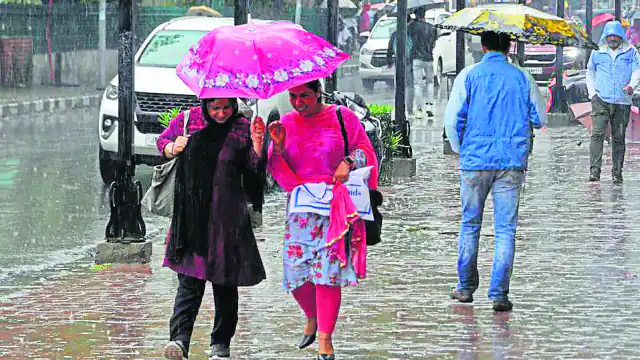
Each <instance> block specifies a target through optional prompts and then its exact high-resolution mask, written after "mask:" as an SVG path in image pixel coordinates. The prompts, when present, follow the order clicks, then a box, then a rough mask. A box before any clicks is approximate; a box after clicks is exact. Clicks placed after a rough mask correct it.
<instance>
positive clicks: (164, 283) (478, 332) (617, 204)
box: [0, 117, 640, 360]
mask: <svg viewBox="0 0 640 360" xmlns="http://www.w3.org/2000/svg"><path fill="white" fill-rule="evenodd" d="M412 129H413V141H412V143H413V144H414V150H415V152H414V154H415V156H416V158H417V160H418V174H417V176H416V178H415V179H413V180H412V181H410V182H405V183H401V184H396V185H393V186H391V187H389V188H385V189H383V191H384V194H385V203H384V207H383V213H384V214H385V216H386V217H385V226H384V240H383V242H382V243H381V244H380V245H377V246H375V247H372V248H371V249H370V253H369V256H368V262H369V264H368V265H369V266H368V272H369V278H368V279H367V280H366V281H364V282H362V284H361V286H358V287H354V288H349V289H347V290H345V291H344V302H343V306H342V310H341V315H340V320H339V323H338V327H337V329H336V334H335V345H336V350H337V354H338V356H339V359H350V360H400V359H403V360H404V359H416V360H424V359H491V358H493V359H527V360H528V359H632V358H638V350H637V344H638V342H640V332H638V331H637V329H638V328H640V305H639V303H638V301H636V299H637V294H638V293H639V292H640V282H639V281H640V280H639V279H638V277H637V275H638V273H640V252H639V251H638V249H639V248H640V240H639V239H640V237H639V236H638V235H639V234H640V223H639V222H638V221H637V220H636V219H638V217H639V216H640V206H639V204H640V201H639V200H638V196H637V188H638V186H639V185H640V160H639V159H640V148H637V147H631V146H630V147H629V149H628V152H627V154H628V158H627V162H626V163H625V174H626V175H625V183H624V185H622V186H615V185H613V184H612V183H611V179H610V178H608V177H606V176H604V177H603V181H602V182H601V183H587V181H586V179H587V175H588V157H589V155H588V149H586V148H584V146H581V147H580V146H577V145H576V144H577V143H578V141H579V140H581V139H584V138H585V136H586V134H587V132H586V130H584V129H583V128H580V127H565V128H555V129H548V130H547V131H546V132H541V133H538V136H537V137H536V145H535V148H534V152H533V156H532V159H531V164H530V165H531V167H530V170H529V172H528V173H527V184H526V187H525V191H524V193H523V196H522V206H521V208H520V221H521V222H520V227H519V229H518V234H517V245H516V246H517V252H516V263H515V268H514V273H513V279H512V284H511V285H512V286H511V293H510V297H511V299H512V300H513V302H514V304H515V308H514V311H513V312H512V313H508V314H495V313H494V312H493V311H491V303H490V301H488V300H487V299H486V294H487V284H488V281H489V273H490V270H491V263H492V251H493V243H494V237H495V235H494V232H493V227H492V225H493V216H492V213H493V211H492V210H493V209H492V207H491V206H489V207H488V208H487V209H486V211H485V224H484V227H483V229H482V239H481V244H480V246H481V250H480V256H479V259H478V264H479V271H480V276H481V278H480V279H481V281H480V284H481V285H480V289H479V290H478V292H477V293H476V296H475V298H476V301H475V302H474V303H473V304H472V305H461V304H458V303H456V302H454V301H451V300H449V299H448V297H447V292H448V290H449V288H450V287H451V286H453V285H454V284H455V283H456V278H457V276H456V258H457V242H456V236H457V232H458V228H459V217H460V206H459V196H458V193H459V189H458V184H459V177H458V174H457V170H456V169H457V165H458V164H457V158H456V157H453V156H444V155H442V122H441V119H440V118H439V117H438V118H436V120H435V121H434V122H433V123H432V122H430V121H428V120H415V121H414V122H413V124H412ZM83 155H84V154H81V155H80V156H83ZM68 161H69V163H72V162H73V161H76V160H73V159H69V160H68ZM610 166H611V164H610V151H609V148H607V149H606V150H605V169H603V170H604V173H605V174H608V173H609V172H608V171H609V170H610ZM147 180H148V179H147ZM96 181H98V180H96ZM283 209H284V199H283V198H282V196H273V195H269V196H268V198H267V203H266V204H265V209H264V213H265V217H264V228H263V230H262V231H261V233H260V234H259V235H258V237H259V238H264V239H266V241H264V242H260V243H259V248H260V252H261V255H262V258H263V261H264V263H265V267H266V270H267V280H266V281H265V282H264V283H262V284H260V285H259V286H256V287H252V288H248V289H242V290H241V300H240V323H239V327H238V332H237V336H236V337H235V338H234V340H233V343H232V351H233V357H232V359H270V360H276V359H277V360H287V359H302V360H304V359H312V358H314V350H313V349H307V350H304V351H299V350H297V349H295V343H296V342H297V341H298V339H299V336H300V332H301V329H302V325H303V319H302V315H301V313H300V311H299V310H298V308H297V306H296V304H295V302H294V301H293V299H292V298H291V296H289V295H287V294H284V293H283V292H282V290H281V274H282V269H281V266H282V265H281V264H282V258H281V256H282V248H281V246H282V245H281V244H282V242H281V241H282V232H283V212H284V210H283ZM146 218H147V219H149V217H148V216H147V217H146ZM153 221H154V222H155V223H156V225H157V226H155V227H154V231H155V232H157V233H158V234H160V236H155V243H154V256H153V262H152V264H151V265H150V266H132V267H119V268H113V269H107V270H104V271H98V272H94V271H92V270H90V269H89V268H88V267H87V266H82V267H79V266H70V267H62V268H56V273H55V276H47V277H46V279H43V281H42V282H41V283H39V284H34V285H31V286H29V287H28V288H21V286H20V285H16V286H15V288H14V290H23V294H22V295H20V296H17V297H15V298H11V299H8V300H6V301H4V302H2V301H0V359H11V360H14V359H15V360H20V359H96V360H98V359H100V360H102V359H159V357H160V355H161V351H162V347H163V346H164V344H165V343H166V341H167V336H168V335H167V333H168V329H167V328H168V319H169V316H170V315H171V311H172V305H173V298H174V296H175V289H176V286H177V283H176V277H175V275H174V274H173V272H172V271H170V270H168V269H163V268H161V267H160V266H159V264H160V263H161V260H162V252H163V246H162V245H161V239H162V237H163V236H162V234H164V233H165V231H166V221H162V220H159V219H153ZM150 222H151V219H150ZM97 226H100V229H97V230H95V233H101V232H102V231H103V226H104V224H103V223H100V224H99V225H97ZM152 237H153V236H152ZM87 262H88V261H85V265H86V263H87ZM76 265H77V264H76ZM5 285H6V284H5ZM211 309H212V300H211V296H210V293H208V295H207V296H206V297H205V300H204V305H203V307H202V310H201V312H200V315H199V317H198V322H197V324H196V330H195V333H194V337H193V340H194V344H193V352H192V356H191V357H190V359H192V360H202V359H205V355H204V352H205V350H206V349H207V348H208V333H209V331H210V323H211V318H212V310H211Z"/></svg>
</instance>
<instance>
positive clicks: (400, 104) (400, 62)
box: [395, 0, 417, 158]
mask: <svg viewBox="0 0 640 360" xmlns="http://www.w3.org/2000/svg"><path fill="white" fill-rule="evenodd" d="M397 8H398V17H397V18H396V21H397V22H398V26H397V30H396V98H395V100H396V104H395V105H396V126H397V128H398V129H399V130H400V133H401V134H402V140H401V145H402V146H401V149H402V156H403V157H405V158H411V157H412V156H413V154H412V153H413V151H412V149H411V144H410V142H409V127H408V125H407V115H406V114H405V111H406V95H407V94H406V88H407V79H406V73H407V72H406V69H407V66H412V64H407V63H406V60H407V15H408V13H409V10H408V8H407V0H398V5H397ZM416 81H417V80H416Z"/></svg>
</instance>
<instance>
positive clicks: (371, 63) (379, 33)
mask: <svg viewBox="0 0 640 360" xmlns="http://www.w3.org/2000/svg"><path fill="white" fill-rule="evenodd" d="M396 28H397V22H396V18H395V17H389V16H384V17H382V18H381V19H380V20H378V22H377V23H376V25H375V26H374V27H373V29H372V30H371V32H370V33H368V34H367V33H366V32H365V33H362V34H360V36H361V37H366V38H367V41H366V42H365V43H364V45H362V48H361V49H360V68H359V74H360V79H361V80H362V86H363V87H364V88H365V89H367V90H373V87H374V86H375V84H376V82H378V81H384V82H386V83H387V85H389V87H393V84H394V82H395V70H394V69H392V68H389V67H388V66H387V48H388V46H389V40H390V39H391V34H393V33H394V32H395V31H396Z"/></svg>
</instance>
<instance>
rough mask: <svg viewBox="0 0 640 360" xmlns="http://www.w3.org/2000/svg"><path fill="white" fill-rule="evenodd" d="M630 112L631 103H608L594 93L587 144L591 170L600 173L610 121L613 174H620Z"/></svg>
mask: <svg viewBox="0 0 640 360" xmlns="http://www.w3.org/2000/svg"><path fill="white" fill-rule="evenodd" d="M630 112H631V105H620V104H609V103H606V102H604V101H603V100H602V99H600V97H598V95H595V96H594V97H593V99H592V100H591V119H592V121H593V129H592V131H591V145H590V146H589V158H590V163H591V171H597V172H598V174H599V173H600V169H601V168H602V148H603V146H604V136H605V131H606V130H607V124H609V123H611V138H612V140H613V141H612V147H611V153H612V154H611V155H612V160H613V174H614V175H619V174H622V166H623V165H624V153H625V151H626V143H625V136H626V133H627V125H628V124H629V114H630Z"/></svg>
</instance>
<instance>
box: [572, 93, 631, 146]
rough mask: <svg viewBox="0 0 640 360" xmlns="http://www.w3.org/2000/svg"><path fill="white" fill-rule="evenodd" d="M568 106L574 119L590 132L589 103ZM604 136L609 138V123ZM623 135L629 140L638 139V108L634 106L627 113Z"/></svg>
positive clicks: (591, 127)
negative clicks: (627, 122) (627, 117)
mask: <svg viewBox="0 0 640 360" xmlns="http://www.w3.org/2000/svg"><path fill="white" fill-rule="evenodd" d="M569 107H570V108H571V112H573V115H574V117H575V119H576V120H578V121H579V122H580V123H581V124H582V126H584V127H585V128H586V129H587V130H589V133H591V131H592V129H593V119H592V118H591V103H590V102H584V103H577V104H573V105H571V106H569ZM605 137H606V138H607V139H609V138H611V124H609V125H607V130H606V131H605ZM625 137H626V139H627V140H629V141H634V142H635V141H640V110H639V109H638V108H637V107H635V106H632V107H631V114H629V125H628V126H627V131H626V134H625Z"/></svg>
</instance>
